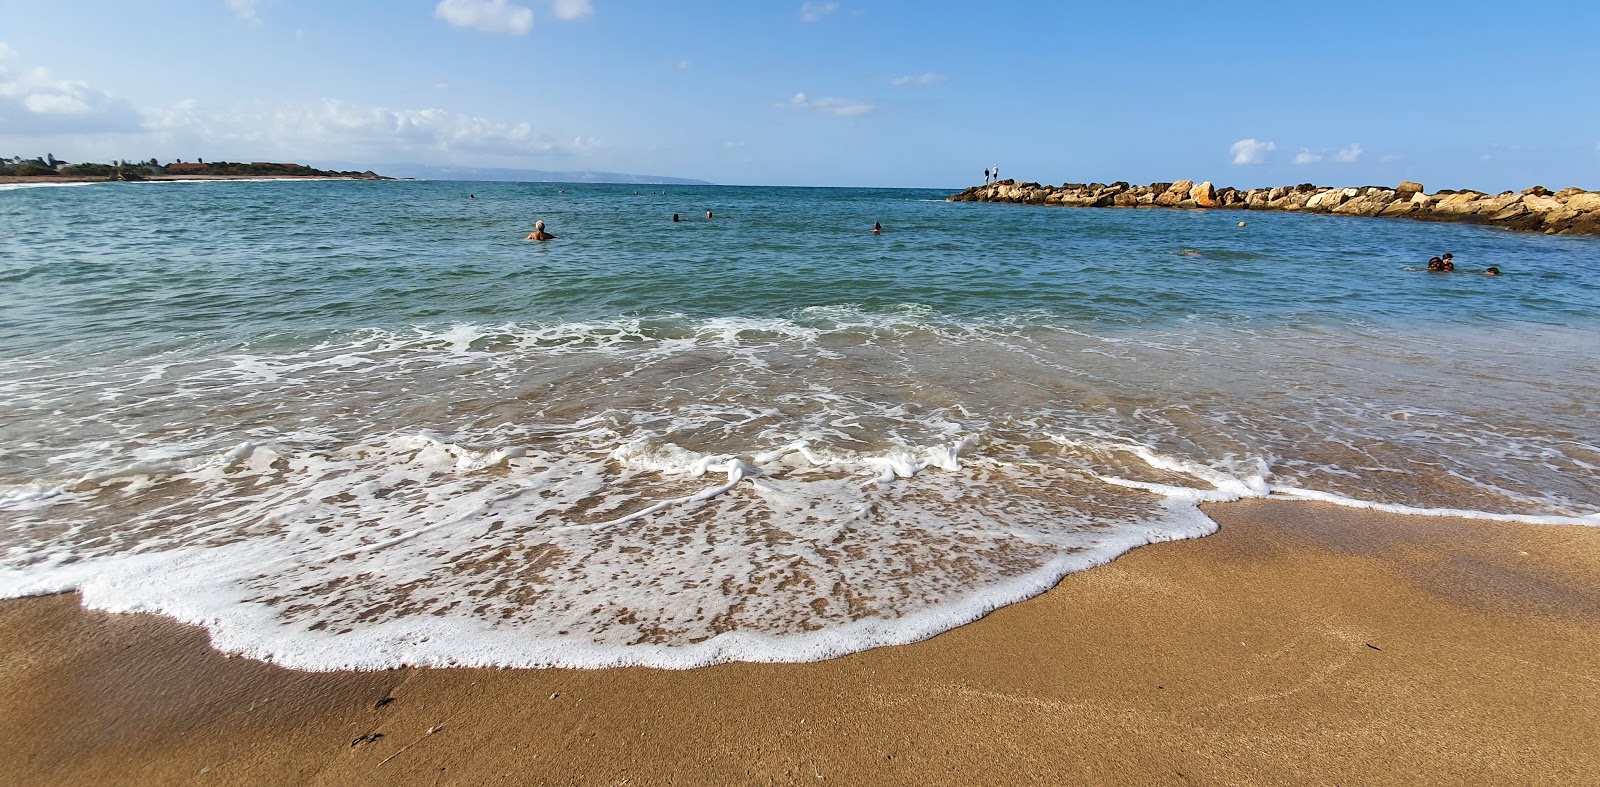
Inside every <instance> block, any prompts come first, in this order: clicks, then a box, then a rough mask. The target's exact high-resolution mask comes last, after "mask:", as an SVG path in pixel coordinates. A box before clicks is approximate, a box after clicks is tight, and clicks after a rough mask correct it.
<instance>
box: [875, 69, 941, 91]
mask: <svg viewBox="0 0 1600 787" xmlns="http://www.w3.org/2000/svg"><path fill="white" fill-rule="evenodd" d="M948 81H950V80H949V78H948V77H946V76H945V75H944V74H935V73H933V72H932V71H929V72H928V73H926V74H921V75H918V76H904V77H895V78H894V79H891V80H889V84H891V85H894V86H895V87H931V86H933V85H942V84H944V83H946V82H948Z"/></svg>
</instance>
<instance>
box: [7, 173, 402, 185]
mask: <svg viewBox="0 0 1600 787" xmlns="http://www.w3.org/2000/svg"><path fill="white" fill-rule="evenodd" d="M406 179H407V178H390V177H384V176H383V175H373V176H370V177H369V176H365V175H360V174H357V175H151V176H148V177H141V178H136V179H129V182H136V181H194V180H406ZM116 182H118V181H117V180H116V178H106V177H87V176H82V175H0V184H13V183H116Z"/></svg>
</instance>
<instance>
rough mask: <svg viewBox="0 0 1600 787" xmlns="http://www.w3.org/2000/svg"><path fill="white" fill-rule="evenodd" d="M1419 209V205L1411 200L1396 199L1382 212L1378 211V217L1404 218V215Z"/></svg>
mask: <svg viewBox="0 0 1600 787" xmlns="http://www.w3.org/2000/svg"><path fill="white" fill-rule="evenodd" d="M1419 207H1420V205H1419V204H1418V203H1416V202H1412V201H1411V200H1408V199H1397V200H1395V201H1394V202H1391V203H1389V204H1388V205H1385V206H1384V208H1383V210H1380V211H1378V215H1379V216H1405V215H1407V214H1410V213H1415V212H1416V211H1417V210H1418V208H1419Z"/></svg>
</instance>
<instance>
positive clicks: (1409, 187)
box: [1395, 180, 1427, 198]
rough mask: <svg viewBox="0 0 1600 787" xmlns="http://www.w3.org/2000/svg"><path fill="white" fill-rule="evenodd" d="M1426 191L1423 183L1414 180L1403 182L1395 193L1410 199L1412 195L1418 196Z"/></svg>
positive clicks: (1396, 188)
mask: <svg viewBox="0 0 1600 787" xmlns="http://www.w3.org/2000/svg"><path fill="white" fill-rule="evenodd" d="M1426 190H1427V189H1424V188H1423V187H1422V184H1421V183H1418V182H1416V181H1412V180H1402V181H1400V185H1399V186H1396V187H1395V193H1397V194H1401V195H1403V197H1402V198H1404V197H1410V196H1411V195H1412V194H1418V193H1421V192H1423V191H1426Z"/></svg>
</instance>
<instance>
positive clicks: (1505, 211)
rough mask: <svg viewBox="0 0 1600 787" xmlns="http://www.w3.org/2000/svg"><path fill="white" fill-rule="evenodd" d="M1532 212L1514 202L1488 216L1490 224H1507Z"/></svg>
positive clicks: (1525, 206)
mask: <svg viewBox="0 0 1600 787" xmlns="http://www.w3.org/2000/svg"><path fill="white" fill-rule="evenodd" d="M1441 207H1442V204H1441ZM1530 212H1531V211H1529V210H1528V206H1527V205H1524V204H1522V202H1521V201H1518V202H1513V203H1511V204H1510V205H1507V206H1505V207H1503V208H1501V209H1500V210H1497V211H1495V212H1494V213H1493V214H1490V215H1489V216H1488V222H1489V223H1490V224H1505V223H1508V222H1512V221H1515V220H1517V219H1519V218H1522V217H1523V216H1526V215H1528V214H1529V213H1530Z"/></svg>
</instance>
